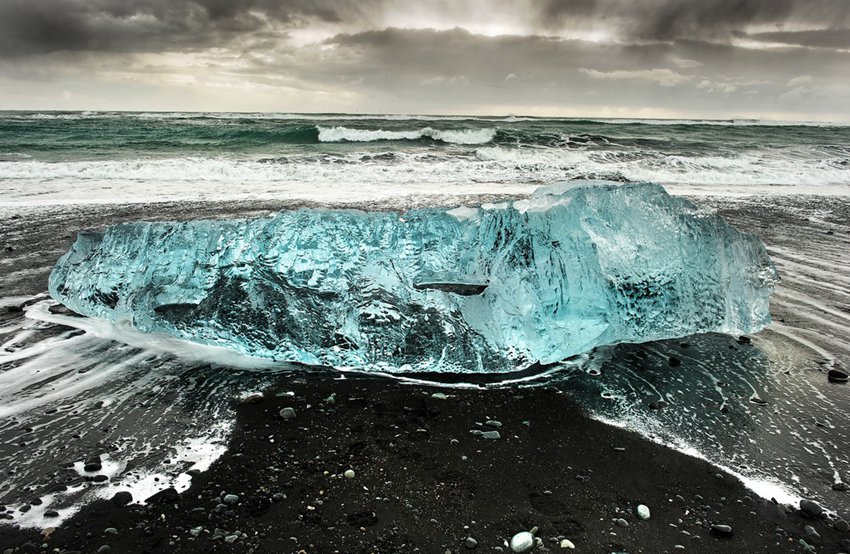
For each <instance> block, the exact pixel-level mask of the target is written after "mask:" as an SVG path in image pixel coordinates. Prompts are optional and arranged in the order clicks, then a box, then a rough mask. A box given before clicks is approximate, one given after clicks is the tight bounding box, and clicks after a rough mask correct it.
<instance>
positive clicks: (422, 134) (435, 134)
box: [316, 125, 496, 144]
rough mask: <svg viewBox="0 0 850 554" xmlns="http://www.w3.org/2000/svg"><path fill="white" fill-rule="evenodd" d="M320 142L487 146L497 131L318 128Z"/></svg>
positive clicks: (488, 128)
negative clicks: (429, 141) (434, 142)
mask: <svg viewBox="0 0 850 554" xmlns="http://www.w3.org/2000/svg"><path fill="white" fill-rule="evenodd" d="M316 128H317V129H318V130H319V142H374V141H379V140H420V139H432V140H438V141H440V142H449V143H452V144H487V143H488V142H492V141H493V139H494V138H496V129H494V128H492V127H486V128H482V129H447V130H441V129H434V128H432V127H424V128H422V129H414V130H411V131H385V130H383V129H351V128H349V127H322V126H321V125H318V126H317V127H316Z"/></svg>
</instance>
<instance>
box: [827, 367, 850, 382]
mask: <svg viewBox="0 0 850 554" xmlns="http://www.w3.org/2000/svg"><path fill="white" fill-rule="evenodd" d="M826 378H827V379H829V381H830V382H831V383H846V382H847V381H848V380H850V375H847V372H845V371H841V370H840V369H830V370H829V372H827V374H826Z"/></svg>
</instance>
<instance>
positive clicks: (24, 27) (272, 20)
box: [0, 0, 381, 57]
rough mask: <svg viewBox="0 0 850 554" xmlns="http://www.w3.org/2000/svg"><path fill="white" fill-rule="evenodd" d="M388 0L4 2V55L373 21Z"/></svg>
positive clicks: (151, 47)
mask: <svg viewBox="0 0 850 554" xmlns="http://www.w3.org/2000/svg"><path fill="white" fill-rule="evenodd" d="M379 4H381V1H380V0H39V1H31V0H2V1H0V56H7V57H8V56H20V55H27V54H41V53H49V52H55V51H83V50H85V51H110V52H139V51H169V50H173V49H178V48H192V47H204V46H218V45H221V44H222V43H223V42H226V41H227V40H230V39H233V38H234V37H238V36H239V35H241V34H245V33H252V32H257V31H263V30H269V29H275V28H283V29H286V28H297V27H301V26H304V25H307V24H309V23H310V22H311V21H322V22H331V23H333V22H341V21H345V20H347V19H362V18H365V16H366V14H367V13H368V11H369V10H372V9H374V8H375V7H376V6H378V5H379Z"/></svg>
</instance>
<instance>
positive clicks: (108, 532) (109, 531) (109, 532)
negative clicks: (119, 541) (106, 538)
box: [103, 527, 118, 535]
mask: <svg viewBox="0 0 850 554" xmlns="http://www.w3.org/2000/svg"><path fill="white" fill-rule="evenodd" d="M103 534H104V535H117V534H118V529H116V528H115V527H107V528H106V529H104V530H103Z"/></svg>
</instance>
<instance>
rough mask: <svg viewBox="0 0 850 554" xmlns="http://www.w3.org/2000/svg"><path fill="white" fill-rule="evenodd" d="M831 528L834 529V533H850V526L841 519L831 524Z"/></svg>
mask: <svg viewBox="0 0 850 554" xmlns="http://www.w3.org/2000/svg"><path fill="white" fill-rule="evenodd" d="M832 526H833V527H835V530H836V531H841V532H842V533H846V532H847V531H850V524H848V523H847V522H846V521H845V520H843V519H839V520H838V521H836V522H835V523H833V524H832Z"/></svg>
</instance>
